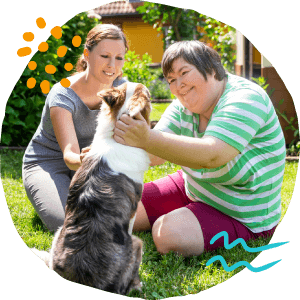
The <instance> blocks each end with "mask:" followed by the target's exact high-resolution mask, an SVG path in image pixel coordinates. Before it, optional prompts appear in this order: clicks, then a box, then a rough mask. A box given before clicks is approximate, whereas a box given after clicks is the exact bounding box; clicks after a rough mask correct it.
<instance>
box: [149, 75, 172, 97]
mask: <svg viewBox="0 0 300 300" xmlns="http://www.w3.org/2000/svg"><path fill="white" fill-rule="evenodd" d="M149 91H150V93H151V96H152V98H153V99H173V98H174V96H173V95H172V93H171V91H170V88H169V85H168V83H167V82H165V81H164V80H160V79H156V80H155V81H153V82H152V84H151V86H150V87H149Z"/></svg>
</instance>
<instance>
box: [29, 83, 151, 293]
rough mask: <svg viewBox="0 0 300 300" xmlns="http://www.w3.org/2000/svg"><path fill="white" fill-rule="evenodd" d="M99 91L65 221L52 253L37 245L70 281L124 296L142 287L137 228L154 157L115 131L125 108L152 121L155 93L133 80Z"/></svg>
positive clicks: (55, 237) (58, 232)
mask: <svg viewBox="0 0 300 300" xmlns="http://www.w3.org/2000/svg"><path fill="white" fill-rule="evenodd" d="M98 96H99V97H100V98H101V100H102V105H101V112H100V113H99V117H98V126H97V129H96V133H95V136H94V140H93V142H92V145H91V150H90V151H89V152H88V154H87V155H86V157H85V158H84V160H83V162H82V165H81V167H80V168H79V169H78V170H77V172H76V173H75V175H74V177H73V179H72V181H71V184H70V190H69V196H68V200H67V204H66V209H65V220H64V224H63V226H62V227H61V228H60V229H58V231H57V232H56V234H55V236H54V239H53V243H52V248H51V250H50V253H48V252H45V251H38V250H35V249H33V250H34V252H35V253H36V254H37V255H38V256H39V257H40V258H42V259H43V260H44V261H45V262H46V264H47V265H48V266H49V268H50V269H52V270H54V271H56V272H57V273H58V274H60V275H61V276H62V277H64V278H66V279H68V280H71V281H74V282H77V283H80V284H84V285H87V286H91V287H94V288H98V289H101V290H104V291H108V292H113V293H118V294H123V295H124V294H127V293H128V292H129V291H130V290H132V289H140V287H141V283H140V278H139V266H140V263H141V260H142V241H141V240H140V239H139V238H137V237H135V236H132V235H131V232H132V226H133V222H134V218H135V214H136V210H137V205H138V202H139V201H140V199H141V196H142V190H143V175H144V171H146V170H147V168H148V167H149V164H150V161H149V157H148V154H147V153H146V152H145V151H143V150H142V149H139V148H133V147H129V146H124V145H122V144H119V143H117V142H116V141H115V140H114V139H113V130H114V127H115V123H116V121H117V120H118V119H119V118H120V116H121V115H122V114H123V113H126V114H128V115H130V116H132V117H133V116H135V115H136V114H137V113H138V112H141V114H142V115H143V117H144V118H145V120H146V121H147V122H148V123H149V122H150V121H149V116H150V111H151V104H150V93H149V91H148V89H147V88H146V87H145V86H143V85H142V84H136V83H129V82H128V83H125V84H123V85H121V86H119V87H117V88H112V89H107V90H104V91H102V92H100V93H99V94H98Z"/></svg>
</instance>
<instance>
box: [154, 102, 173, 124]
mask: <svg viewBox="0 0 300 300" xmlns="http://www.w3.org/2000/svg"><path fill="white" fill-rule="evenodd" d="M169 105H170V103H151V106H152V111H151V114H150V120H151V121H158V120H159V119H160V117H161V116H162V114H163V113H164V111H165V110H166V108H167V107H168V106H169Z"/></svg>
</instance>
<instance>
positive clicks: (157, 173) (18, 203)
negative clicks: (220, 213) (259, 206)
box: [0, 150, 298, 299]
mask: <svg viewBox="0 0 300 300" xmlns="http://www.w3.org/2000/svg"><path fill="white" fill-rule="evenodd" d="M0 153H1V179H2V185H3V188H4V192H5V196H6V201H7V204H8V207H9V211H10V214H11V218H12V221H13V223H14V225H15V227H16V229H17V231H18V233H19V235H20V237H21V238H22V240H23V241H24V242H25V243H26V244H27V245H28V247H36V248H37V249H41V250H48V249H49V248H50V247H51V242H52V239H53V234H51V233H49V232H48V231H47V229H46V228H45V226H44V225H43V224H42V222H41V220H40V218H39V217H38V215H37V214H36V212H35V211H34V209H33V207H32V205H31V203H30V201H29V200H28V198H27V196H26V193H25V190H24V186H23V182H22V173H21V166H22V157H23V152H19V151H8V150H4V151H3V150H2V151H1V152H0ZM297 168H298V162H287V163H286V167H285V173H284V180H283V187H282V193H281V194H282V218H283V216H284V214H285V213H286V210H287V209H288V205H289V203H290V201H291V198H292V195H293V190H294V186H295V180H296V175H297ZM179 169H180V167H179V166H177V165H174V164H171V163H169V162H166V163H165V164H163V165H161V166H156V167H150V168H149V170H148V171H147V172H146V173H145V176H144V181H145V182H150V181H153V180H155V179H159V178H162V177H164V176H166V175H167V174H171V173H174V172H176V171H177V170H179ZM135 235H137V236H138V237H140V238H141V239H142V240H143V251H144V254H143V260H142V264H141V267H140V276H141V280H142V282H143V288H142V292H139V291H132V292H131V293H130V294H129V296H130V297H135V298H143V299H162V298H168V297H175V296H184V295H188V294H197V293H199V292H201V291H203V290H206V289H208V288H211V287H213V286H215V285H217V284H219V283H222V282H224V281H226V280H227V279H229V278H231V277H232V276H234V275H235V274H237V273H238V272H240V271H241V270H242V269H243V268H244V267H243V266H242V267H239V268H237V269H236V270H234V271H232V272H226V271H225V270H224V268H223V267H222V265H221V263H220V262H215V263H214V264H211V265H210V266H208V267H206V262H207V261H208V260H209V259H210V258H211V257H213V256H215V255H222V256H223V257H224V259H225V260H226V262H227V264H228V266H232V265H234V264H235V263H236V262H238V261H247V262H249V263H250V262H251V261H252V260H253V259H254V258H255V257H256V256H257V255H259V253H249V252H247V251H245V250H244V248H243V247H242V246H241V245H237V246H236V247H234V248H232V249H230V250H226V249H217V250H215V251H214V252H210V253H208V252H205V253H203V254H202V255H201V256H198V257H191V258H183V257H181V256H178V255H175V254H174V253H168V254H167V255H164V256H162V255H160V254H159V253H158V252H157V250H156V247H155V244H154V242H153V239H152V236H151V233H150V232H140V233H136V234H135ZM269 240H270V239H258V240H256V241H248V242H247V244H248V246H249V247H252V248H253V247H260V246H263V245H266V244H268V243H269Z"/></svg>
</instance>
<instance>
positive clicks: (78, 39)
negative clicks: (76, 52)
mask: <svg viewBox="0 0 300 300" xmlns="http://www.w3.org/2000/svg"><path fill="white" fill-rule="evenodd" d="M72 44H73V46H74V47H79V46H80V45H81V37H80V36H79V35H75V36H74V37H73V39H72Z"/></svg>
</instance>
